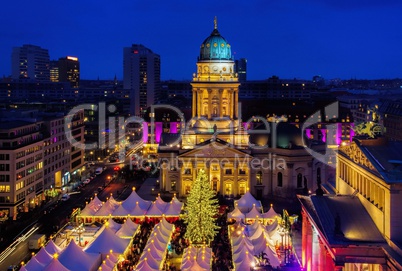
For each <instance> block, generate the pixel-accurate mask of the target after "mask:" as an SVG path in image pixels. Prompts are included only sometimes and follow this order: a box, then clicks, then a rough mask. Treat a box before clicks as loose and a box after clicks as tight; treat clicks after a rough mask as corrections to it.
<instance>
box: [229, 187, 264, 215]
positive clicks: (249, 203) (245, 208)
mask: <svg viewBox="0 0 402 271" xmlns="http://www.w3.org/2000/svg"><path fill="white" fill-rule="evenodd" d="M234 206H235V207H238V208H239V210H240V211H241V212H242V213H248V212H249V211H250V210H251V209H252V208H253V206H255V207H257V209H258V210H259V211H260V210H262V207H261V202H260V201H259V200H256V199H255V198H254V197H253V195H251V193H250V191H247V192H246V193H245V194H244V195H243V196H241V198H240V199H239V200H235V204H234Z"/></svg>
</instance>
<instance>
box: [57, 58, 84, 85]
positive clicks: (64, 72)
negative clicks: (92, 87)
mask: <svg viewBox="0 0 402 271" xmlns="http://www.w3.org/2000/svg"><path fill="white" fill-rule="evenodd" d="M58 68H59V82H70V84H71V88H78V87H79V85H80V62H79V61H78V58H77V57H73V56H66V57H62V58H59V61H58Z"/></svg>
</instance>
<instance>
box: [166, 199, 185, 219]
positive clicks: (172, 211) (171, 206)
mask: <svg viewBox="0 0 402 271" xmlns="http://www.w3.org/2000/svg"><path fill="white" fill-rule="evenodd" d="M182 208H183V203H181V202H179V203H175V202H174V201H173V200H172V201H171V202H170V203H168V205H167V207H166V209H165V212H164V215H165V216H168V217H169V216H170V217H171V216H179V215H180V212H181V210H182Z"/></svg>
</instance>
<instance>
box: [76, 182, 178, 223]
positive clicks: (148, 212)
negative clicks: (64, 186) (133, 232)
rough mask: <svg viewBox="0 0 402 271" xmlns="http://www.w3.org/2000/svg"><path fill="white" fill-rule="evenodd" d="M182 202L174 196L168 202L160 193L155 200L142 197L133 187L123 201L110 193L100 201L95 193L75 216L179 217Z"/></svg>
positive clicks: (85, 217) (84, 219) (84, 218)
mask: <svg viewBox="0 0 402 271" xmlns="http://www.w3.org/2000/svg"><path fill="white" fill-rule="evenodd" d="M182 208H183V203H182V202H180V201H179V200H178V199H177V198H176V196H174V197H173V198H172V200H171V201H170V202H165V201H163V200H162V199H161V197H160V195H158V197H157V198H156V200H155V201H153V202H152V201H148V200H144V199H142V198H141V197H140V196H139V195H138V194H137V192H136V191H135V189H134V188H133V191H132V192H131V194H130V196H128V198H127V199H125V200H124V201H117V200H115V199H114V198H113V196H112V195H111V196H110V198H108V199H107V200H106V202H102V201H101V200H100V199H99V198H98V197H97V196H96V195H95V197H94V198H93V199H92V200H91V201H90V202H89V203H88V204H87V205H86V206H85V208H84V209H83V210H82V211H81V213H80V214H79V215H78V216H77V217H78V218H82V219H83V221H86V219H87V218H91V219H92V218H95V219H96V218H104V217H135V218H144V217H162V216H165V217H179V215H180V212H181V210H182Z"/></svg>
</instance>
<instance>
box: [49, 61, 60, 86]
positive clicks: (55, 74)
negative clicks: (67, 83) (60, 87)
mask: <svg viewBox="0 0 402 271" xmlns="http://www.w3.org/2000/svg"><path fill="white" fill-rule="evenodd" d="M50 82H59V61H57V60H52V61H50Z"/></svg>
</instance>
